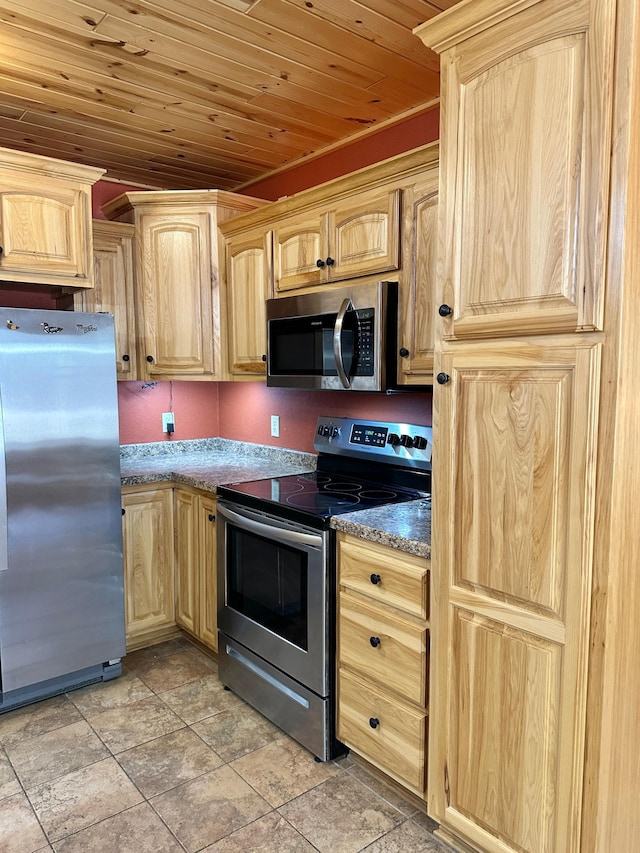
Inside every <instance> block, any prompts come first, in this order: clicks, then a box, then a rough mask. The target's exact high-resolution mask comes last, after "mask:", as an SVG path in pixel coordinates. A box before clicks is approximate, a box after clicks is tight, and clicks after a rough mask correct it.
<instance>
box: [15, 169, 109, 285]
mask: <svg viewBox="0 0 640 853" xmlns="http://www.w3.org/2000/svg"><path fill="white" fill-rule="evenodd" d="M0 182H1V183H2V184H3V189H2V190H0V228H1V233H0V245H1V246H2V253H1V254H0V280H1V279H4V280H7V279H8V280H27V281H32V282H36V283H51V284H60V285H73V286H79V287H92V286H93V270H92V266H91V230H90V227H89V226H90V222H91V206H90V197H89V192H88V190H87V189H86V188H83V187H82V186H79V185H77V184H74V183H72V182H69V181H61V180H58V181H51V180H50V181H47V180H46V179H45V178H44V177H43V176H38V177H30V176H20V175H16V174H15V173H14V172H11V171H9V172H5V171H4V170H3V169H2V167H0Z"/></svg>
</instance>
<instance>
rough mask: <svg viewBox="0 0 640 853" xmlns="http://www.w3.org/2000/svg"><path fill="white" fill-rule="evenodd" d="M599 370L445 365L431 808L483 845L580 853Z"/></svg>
mask: <svg viewBox="0 0 640 853" xmlns="http://www.w3.org/2000/svg"><path fill="white" fill-rule="evenodd" d="M452 349H453V348H452ZM599 359H600V345H599V344H589V343H587V342H585V343H584V344H583V345H581V344H580V343H575V342H574V341H572V340H570V339H568V338H567V339H565V343H564V344H561V342H560V341H557V342H556V341H554V340H552V341H548V340H547V341H545V342H544V343H542V342H541V343H540V345H536V346H533V345H531V344H526V343H524V342H514V341H509V342H506V341H505V342H504V343H503V344H502V345H501V346H499V345H497V344H489V343H487V344H475V345H472V344H469V343H466V344H464V345H463V346H460V347H459V348H457V349H453V351H452V352H449V353H447V354H445V355H444V356H443V357H442V370H443V372H445V371H446V374H447V375H448V376H449V377H450V379H449V381H448V382H447V383H446V384H445V385H443V386H442V387H441V388H439V391H438V394H437V395H436V407H435V420H434V435H435V434H437V437H438V460H439V463H438V465H437V466H435V467H434V475H435V481H434V494H435V495H437V496H438V504H437V513H436V512H434V536H433V562H434V565H435V566H437V567H438V571H437V572H435V573H434V578H433V583H434V600H435V602H436V605H435V606H434V609H433V613H432V620H431V623H432V646H431V648H432V670H431V671H432V674H433V676H434V677H433V680H432V683H431V690H430V696H431V708H430V720H431V722H430V731H431V733H432V740H431V743H430V749H431V757H430V766H429V785H428V790H429V810H430V814H431V815H432V816H433V817H434V818H435V819H436V820H438V821H439V822H440V823H441V824H443V825H444V826H445V827H447V828H449V829H451V830H452V831H454V832H455V833H456V835H459V836H461V837H463V838H465V839H467V840H468V841H469V842H471V843H472V844H474V845H476V846H477V848H478V849H481V850H498V849H499V850H501V851H504V853H506V851H514V853H515V851H518V853H541V851H545V853H578V851H579V850H580V840H579V827H580V808H581V799H582V798H581V793H582V791H581V786H582V761H583V755H584V726H585V708H586V689H587V678H586V668H587V660H588V636H589V632H588V626H589V613H590V594H591V571H592V553H591V539H592V534H591V531H592V529H593V491H594V483H595V459H594V457H595V441H596V420H597V411H598V379H599ZM433 656H435V663H434V660H433Z"/></svg>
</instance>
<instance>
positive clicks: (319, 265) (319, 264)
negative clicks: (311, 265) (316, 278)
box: [316, 258, 324, 269]
mask: <svg viewBox="0 0 640 853" xmlns="http://www.w3.org/2000/svg"><path fill="white" fill-rule="evenodd" d="M316 266H317V267H318V269H322V267H323V266H324V261H323V260H322V258H318V260H317V261H316Z"/></svg>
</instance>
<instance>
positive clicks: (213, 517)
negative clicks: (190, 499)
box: [209, 512, 216, 521]
mask: <svg viewBox="0 0 640 853" xmlns="http://www.w3.org/2000/svg"><path fill="white" fill-rule="evenodd" d="M215 520H216V517H215V515H214V514H213V513H212V512H210V513H209V521H215Z"/></svg>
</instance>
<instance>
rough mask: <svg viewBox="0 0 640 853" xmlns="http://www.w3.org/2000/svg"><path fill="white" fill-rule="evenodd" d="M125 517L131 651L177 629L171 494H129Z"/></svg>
mask: <svg viewBox="0 0 640 853" xmlns="http://www.w3.org/2000/svg"><path fill="white" fill-rule="evenodd" d="M122 505H123V508H124V510H125V513H124V516H123V535H124V577H125V583H124V588H125V618H126V630H127V648H131V647H133V646H135V645H144V642H143V641H144V639H145V637H149V638H151V637H152V636H155V635H162V631H163V630H166V629H167V628H172V627H174V626H175V614H174V610H175V607H174V601H175V599H174V570H173V566H174V551H173V501H172V492H171V489H147V490H143V491H139V492H130V493H125V494H124V495H123V497H122Z"/></svg>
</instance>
